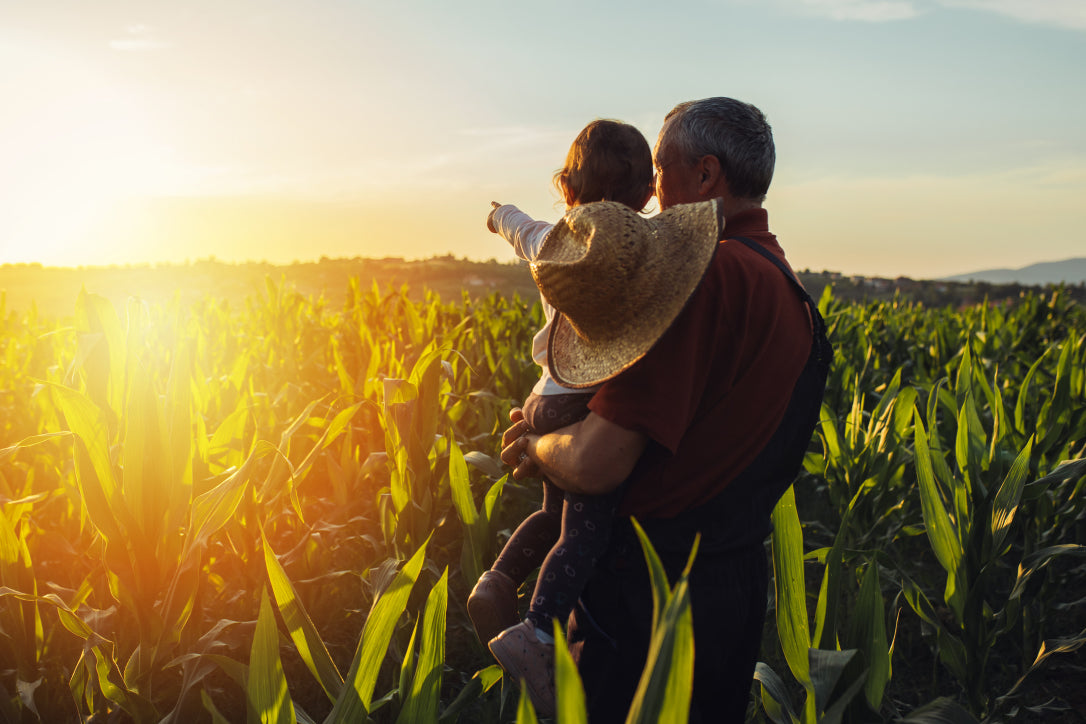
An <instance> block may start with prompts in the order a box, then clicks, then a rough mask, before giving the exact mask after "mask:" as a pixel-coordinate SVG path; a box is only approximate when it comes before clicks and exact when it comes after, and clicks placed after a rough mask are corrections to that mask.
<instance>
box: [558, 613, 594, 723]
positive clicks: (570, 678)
mask: <svg viewBox="0 0 1086 724" xmlns="http://www.w3.org/2000/svg"><path fill="white" fill-rule="evenodd" d="M554 689H555V697H556V701H555V705H556V714H557V719H558V721H560V722H562V724H588V711H587V710H586V709H585V700H584V684H583V683H582V682H581V675H580V673H578V671H577V664H575V663H574V662H573V657H572V656H570V653H569V648H568V647H567V645H566V637H565V636H563V635H562V626H561V625H560V624H559V623H558V621H557V620H556V621H554Z"/></svg>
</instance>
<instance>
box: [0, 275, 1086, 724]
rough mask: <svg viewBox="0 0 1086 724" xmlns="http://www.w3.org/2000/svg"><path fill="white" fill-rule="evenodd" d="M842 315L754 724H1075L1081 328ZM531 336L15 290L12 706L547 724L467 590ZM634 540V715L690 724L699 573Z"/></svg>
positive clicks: (24, 716)
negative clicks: (645, 571)
mask: <svg viewBox="0 0 1086 724" xmlns="http://www.w3.org/2000/svg"><path fill="white" fill-rule="evenodd" d="M819 306H820V309H821V311H822V312H823V314H824V316H825V317H826V320H827V323H828V325H829V329H830V338H831V341H832V342H833V344H834V347H835V350H836V359H835V363H834V367H833V369H832V370H831V375H830V381H829V388H828V391H827V396H826V400H825V404H824V406H823V409H822V417H821V423H820V425H819V426H818V428H817V429H816V431H815V434H814V436H813V437H812V440H811V444H810V447H809V453H808V455H807V458H806V460H805V463H804V471H803V472H802V473H801V476H800V478H799V479H798V480H797V482H796V484H795V485H794V486H793V489H792V490H790V491H789V492H788V493H787V494H786V495H785V497H784V498H783V499H782V500H781V501H780V503H779V504H778V506H777V509H776V510H775V512H774V532H773V535H772V539H771V540H770V541H769V542H768V543H767V555H768V556H770V559H771V561H772V570H773V574H774V575H773V579H774V585H773V589H772V590H771V591H770V596H771V598H770V601H769V608H770V610H769V615H768V621H767V627H766V633H765V636H764V640H763V647H762V648H763V651H762V661H761V662H760V663H759V664H758V667H757V669H756V672H755V678H754V681H753V682H752V687H751V700H750V706H749V712H748V719H749V720H751V721H759V722H768V721H772V722H788V723H792V722H803V723H809V722H868V721H871V722H889V721H908V722H935V721H939V722H958V721H962V722H974V721H1009V720H1019V721H1037V720H1044V721H1060V720H1066V721H1081V719H1076V718H1074V717H1075V716H1076V714H1075V709H1076V708H1077V707H1083V706H1086V698H1084V696H1083V692H1082V691H1081V690H1082V689H1083V688H1084V687H1083V686H1082V681H1083V680H1086V679H1084V674H1083V665H1084V663H1086V662H1084V661H1083V658H1082V655H1081V654H1082V652H1081V651H1080V648H1081V647H1082V645H1083V643H1086V613H1084V612H1086V561H1084V556H1086V503H1084V493H1083V486H1084V484H1086V459H1084V458H1086V310H1084V309H1083V308H1082V307H1081V306H1077V305H1076V304H1075V303H1074V302H1072V301H1070V300H1068V299H1066V298H1065V297H1064V296H1062V295H1061V293H1060V292H1059V291H1058V290H1057V291H1053V292H1047V293H1045V294H1039V293H1035V294H1026V295H1023V296H1022V297H1021V298H1020V299H1018V300H1017V301H1016V303H1014V304H1010V305H978V306H976V307H971V308H966V309H961V310H951V309H929V308H925V307H922V306H918V305H914V304H910V303H906V302H904V301H901V300H898V301H895V302H888V303H876V304H866V305H865V304H843V303H841V302H839V301H837V300H835V299H834V298H833V295H832V290H830V289H828V290H827V291H826V293H824V294H823V296H822V298H821V300H820V303H819ZM542 321H543V320H542V313H541V311H540V308H539V306H538V304H537V303H535V301H534V300H527V301H525V300H521V299H520V298H518V297H513V298H512V299H508V298H503V297H501V296H500V295H498V294H491V295H490V296H488V297H483V298H479V299H470V298H468V297H467V296H466V295H465V296H464V297H463V298H462V299H460V300H453V301H449V300H442V299H440V298H438V297H437V296H436V295H435V294H433V293H428V294H427V295H426V297H425V299H424V300H423V301H421V302H415V301H411V300H410V299H409V297H408V295H407V291H406V289H400V290H393V289H388V290H382V289H380V288H378V287H377V286H374V287H373V288H370V289H368V290H367V289H363V288H362V287H361V285H360V284H358V283H357V282H354V283H352V285H351V287H350V290H349V293H348V295H347V300H346V302H345V303H344V304H343V305H342V306H341V307H339V308H335V309H333V308H329V305H328V304H327V302H326V301H324V300H323V299H321V298H311V297H305V296H302V295H301V294H298V293H297V292H296V291H294V290H293V289H292V288H290V287H289V286H288V285H286V284H285V283H284V284H276V283H274V282H271V281H269V282H268V284H267V286H266V288H265V289H264V290H263V292H262V293H261V294H259V295H253V296H251V297H249V298H248V299H247V300H246V301H245V303H244V305H242V306H234V307H232V306H230V305H229V304H228V303H226V302H224V301H221V300H217V299H213V298H205V299H204V300H203V301H201V302H200V303H198V304H196V305H182V304H181V303H180V302H179V301H177V302H174V303H172V304H164V305H158V306H149V305H147V304H145V303H143V302H141V301H139V300H135V299H133V300H130V301H129V302H128V304H127V306H126V307H125V308H123V309H115V308H114V307H113V306H112V305H111V304H110V303H109V302H108V301H106V300H105V299H104V298H102V297H99V296H96V295H94V294H91V293H86V292H84V293H83V294H81V295H80V298H79V301H78V303H77V305H76V308H75V309H74V312H73V314H72V316H71V317H70V318H66V319H63V320H57V319H46V318H42V317H40V316H39V315H38V314H36V313H35V312H34V311H33V310H30V311H23V310H18V311H16V310H8V309H7V308H6V306H5V304H4V302H3V301H2V297H0V719H2V720H3V721H5V722H139V723H140V724H143V723H145V722H147V723H151V722H154V723H158V722H161V723H163V724H169V723H173V722H194V721H204V722H216V723H217V722H295V721H297V722H328V723H331V722H367V721H372V722H389V723H393V722H410V723H415V722H442V723H445V722H456V721H464V722H495V723H497V722H513V721H516V722H533V721H536V716H535V713H534V712H533V711H532V708H531V705H530V703H529V700H528V697H527V696H520V685H519V684H518V682H516V681H509V680H505V679H503V677H502V674H501V671H500V669H498V668H497V667H496V666H495V665H494V664H493V660H492V659H491V658H490V657H489V654H488V653H487V652H486V650H485V648H484V647H483V646H482V645H481V644H480V643H479V642H478V641H477V640H476V639H475V636H474V633H473V630H472V628H471V625H470V622H469V621H468V618H467V615H466V613H465V610H464V601H465V599H466V597H467V593H468V592H469V591H470V590H471V587H472V585H473V584H474V582H475V580H476V578H477V577H478V575H479V574H480V573H481V572H482V571H483V570H485V569H486V568H487V567H488V566H489V565H490V563H491V562H492V561H493V559H494V557H495V556H496V554H497V553H498V551H500V550H501V545H502V543H503V542H504V540H505V539H506V538H507V537H508V535H509V532H510V531H511V530H512V529H513V528H515V526H516V525H517V523H519V521H520V519H521V518H522V517H523V516H524V515H526V514H527V513H528V512H530V511H531V510H532V509H533V508H534V506H536V505H538V501H539V497H540V493H539V490H538V487H537V486H535V485H532V484H531V482H530V481H529V482H524V483H517V482H514V481H513V480H512V479H510V478H508V477H507V475H506V473H507V472H508V471H507V470H505V469H503V468H502V467H501V465H500V463H499V462H498V460H497V455H498V448H499V444H500V433H501V431H502V430H503V429H504V427H505V425H506V420H508V412H509V410H510V408H511V407H513V406H515V405H517V404H518V403H519V402H520V401H521V400H523V399H524V398H525V397H526V396H527V394H528V392H529V391H530V389H531V387H532V385H533V384H534V382H535V380H536V379H537V376H538V370H537V368H535V366H534V365H533V364H532V362H531V359H530V349H531V339H532V336H533V334H534V333H535V331H536V330H537V329H538V328H539V326H540V325H541V324H542ZM642 542H643V546H644V548H645V555H646V557H647V559H648V561H649V562H650V571H652V572H653V586H654V591H655V601H656V617H655V622H654V627H655V630H656V635H655V637H654V639H653V644H652V647H651V652H650V659H649V661H648V662H647V663H646V667H645V673H644V676H643V678H642V681H641V687H640V689H639V691H638V696H637V698H636V699H635V701H634V704H633V707H632V708H631V710H630V713H629V718H628V721H630V722H656V721H668V722H685V721H686V720H687V717H686V704H687V702H688V699H689V691H690V686H691V682H692V670H693V665H694V651H693V643H692V642H693V639H692V628H691V617H690V611H689V602H688V597H687V590H686V580H685V576H684V577H680V579H679V580H677V581H668V580H667V579H666V576H665V575H664V574H663V571H662V567H660V566H659V562H658V560H657V559H656V558H655V554H654V552H653V551H652V548H651V545H649V544H648V543H647V541H645V540H644V539H643V541H642ZM696 555H697V550H696V546H695V550H693V551H691V556H692V557H694V556H696ZM526 585H527V586H530V585H531V582H529V583H528V584H526ZM529 592H530V589H527V588H525V589H522V604H523V605H524V606H525V607H526V606H527V594H528V593H529ZM556 633H557V634H558V637H559V641H560V643H561V641H562V639H561V630H560V629H557V630H556ZM557 654H558V656H557V662H556V677H557V680H558V691H559V693H558V710H559V711H558V717H557V720H558V721H560V722H584V721H586V717H585V714H584V705H583V694H582V691H581V687H580V683H579V679H578V677H577V673H576V670H575V668H574V667H573V665H572V662H571V660H570V659H569V656H568V653H567V652H566V650H565V648H564V646H562V645H559V646H558V647H557Z"/></svg>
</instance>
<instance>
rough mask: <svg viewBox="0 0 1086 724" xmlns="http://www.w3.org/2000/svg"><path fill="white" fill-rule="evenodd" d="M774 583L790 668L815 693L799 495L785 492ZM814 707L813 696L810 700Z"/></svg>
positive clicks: (776, 525) (776, 529)
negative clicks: (797, 499)
mask: <svg viewBox="0 0 1086 724" xmlns="http://www.w3.org/2000/svg"><path fill="white" fill-rule="evenodd" d="M772 547H773V584H774V588H775V590H776V599H777V633H778V635H779V637H780V642H781V649H782V650H783V652H784V658H785V660H786V661H787V662H788V668H789V669H791V671H792V675H793V676H795V677H796V681H798V682H799V683H800V684H802V686H803V688H804V689H806V690H807V692H808V694H809V695H811V694H813V685H812V683H811V674H810V668H809V667H810V664H809V660H808V654H807V651H808V649H810V648H811V637H810V633H809V630H808V628H807V592H806V589H805V587H804V575H803V530H802V528H801V527H800V524H799V514H798V513H797V512H796V498H795V492H794V491H793V490H792V488H791V487H789V488H788V490H786V491H785V493H784V495H782V496H781V498H780V500H778V501H777V505H776V506H775V507H774V508H773V534H772ZM808 701H809V704H808V706H809V707H813V706H814V698H813V696H809V698H808Z"/></svg>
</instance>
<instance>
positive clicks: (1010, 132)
mask: <svg viewBox="0 0 1086 724" xmlns="http://www.w3.org/2000/svg"><path fill="white" fill-rule="evenodd" d="M1084 71H1086V0H700V1H699V0H674V1H673V2H670V3H668V4H666V5H665V4H663V3H658V2H651V3H650V2H643V1H642V0H625V1H624V2H618V1H617V0H611V1H608V2H591V1H590V0H552V1H550V2H534V3H520V2H506V1H505V0H495V1H493V2H489V1H475V0H461V1H459V2H447V0H402V1H400V2H388V1H387V0H381V1H380V2H376V1H371V0H305V1H304V2H302V1H295V0H259V1H258V0H229V2H223V0H187V1H186V2H183V3H182V2H162V1H160V0H99V1H98V2H95V3H87V2H85V0H35V1H34V2H22V0H0V97H2V98H3V99H4V100H3V102H2V105H0V263H24V262H38V263H42V264H44V265H47V266H105V265H116V264H145V263H150V264H159V263H164V262H170V263H183V262H185V261H196V260H198V259H207V258H216V259H219V260H221V261H232V262H233V261H237V262H240V261H267V262H271V263H276V264H289V263H291V262H294V261H311V260H317V259H320V258H321V257H330V258H340V257H358V256H362V257H386V256H395V257H403V258H408V259H418V258H427V257H430V256H435V255H445V254H453V255H454V256H456V257H465V258H471V259H478V260H486V259H491V258H493V259H498V260H503V261H504V260H512V259H513V258H514V257H513V254H512V251H511V249H510V248H509V246H508V245H507V244H506V243H505V242H504V241H502V240H501V239H500V238H499V237H497V236H495V235H492V234H490V233H489V232H487V230H486V227H485V217H486V214H487V212H488V211H489V208H490V202H491V201H492V200H496V201H500V202H503V203H515V204H517V205H518V206H520V207H521V208H522V209H523V210H524V211H526V212H528V213H529V214H532V215H533V216H535V217H537V218H542V219H547V220H551V221H555V220H557V219H558V218H560V217H561V214H562V212H563V206H562V204H561V202H560V200H559V197H558V195H557V193H556V192H555V191H554V189H553V186H552V184H551V179H552V176H553V174H554V171H555V170H556V169H558V168H559V167H560V166H561V164H562V162H563V160H564V158H565V154H566V151H567V150H568V148H569V144H570V143H571V142H572V140H573V138H574V137H575V136H576V135H577V133H578V131H580V129H581V128H582V127H583V126H584V125H585V124H586V123H588V122H589V121H591V120H593V119H596V118H616V119H620V120H623V121H626V122H628V123H632V124H633V125H635V126H637V127H638V128H639V129H640V130H641V131H642V132H643V133H644V134H645V136H646V137H647V138H648V140H649V142H650V144H652V143H654V142H655V139H656V135H657V133H658V132H659V129H660V125H661V123H662V120H663V118H664V116H665V114H666V113H667V112H668V111H669V110H670V109H671V108H672V107H673V106H674V105H675V104H677V103H679V102H682V101H686V100H692V99H698V98H705V97H709V96H731V97H733V98H738V99H741V100H744V101H747V102H750V103H753V104H754V105H756V106H758V107H759V108H760V109H761V110H762V111H763V112H764V113H765V114H766V116H767V118H768V120H769V122H770V124H771V125H772V127H773V133H774V138H775V142H776V146H777V167H776V173H775V176H774V180H773V184H772V186H771V187H770V190H769V195H768V197H767V199H766V203H765V207H766V208H767V209H768V210H769V218H770V225H771V228H772V230H773V231H774V232H775V233H776V234H777V236H778V237H779V239H780V241H781V243H782V246H783V247H784V248H785V250H786V253H787V255H788V257H789V260H790V261H791V262H792V265H793V266H794V267H795V268H797V269H809V270H812V271H820V270H827V271H838V272H842V273H845V274H863V275H868V276H890V277H894V276H911V277H913V278H936V277H939V276H944V275H950V274H956V273H963V272H968V271H974V270H979V269H987V268H993V267H1010V268H1018V267H1022V266H1026V265H1028V264H1031V263H1035V262H1041V261H1055V260H1061V259H1066V258H1071V257H1077V256H1086V75H1084ZM651 208H654V206H650V209H651Z"/></svg>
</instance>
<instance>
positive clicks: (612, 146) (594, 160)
mask: <svg viewBox="0 0 1086 724" xmlns="http://www.w3.org/2000/svg"><path fill="white" fill-rule="evenodd" d="M554 184H555V186H556V187H557V188H558V191H559V192H560V193H561V194H562V196H563V198H564V199H565V202H566V206H567V208H569V207H573V206H578V205H580V204H587V203H591V202H594V201H617V202H620V203H623V204H625V205H626V206H629V207H630V208H632V209H633V210H634V211H640V210H642V209H643V208H644V207H645V205H646V204H648V202H649V199H651V198H652V195H653V166H652V151H651V150H650V148H649V144H648V142H647V141H646V140H645V137H644V136H643V135H642V134H641V132H640V131H638V130H637V129H636V128H634V127H633V126H630V125H627V124H625V123H620V122H618V121H611V120H597V121H593V122H592V123H590V124H588V126H586V127H585V128H584V130H582V131H581V132H580V134H579V135H578V136H577V138H576V139H575V140H574V141H573V145H572V146H570V149H569V153H568V155H567V156H566V163H565V166H564V167H563V168H562V169H561V170H559V171H558V172H557V173H556V174H555V176H554ZM492 205H493V207H494V208H493V209H492V210H491V212H490V215H489V216H488V217H487V228H489V229H490V231H492V232H495V233H497V234H500V235H501V236H502V237H503V238H505V240H506V241H508V242H509V243H510V244H512V245H513V248H514V249H515V250H516V253H517V256H519V257H521V258H522V259H526V260H529V261H531V260H532V259H534V258H535V257H536V255H537V254H538V252H539V249H540V247H541V246H542V243H543V240H544V238H545V237H546V235H547V233H548V232H549V231H550V229H551V228H552V224H548V223H546V222H543V221H535V220H533V219H532V218H531V217H529V216H528V215H527V214H525V213H523V212H522V211H520V210H519V209H518V208H517V207H515V206H512V205H501V204H498V203H497V202H493V203H492ZM541 299H542V302H543V312H544V316H545V317H546V320H547V322H546V324H545V325H544V326H543V328H542V329H541V330H540V331H539V332H538V333H537V334H536V336H535V338H534V340H533V343H532V359H533V360H535V362H536V363H538V364H539V365H540V367H542V370H543V372H542V375H541V376H540V378H539V381H538V382H537V383H536V385H535V387H534V388H533V389H532V393H531V395H529V397H528V399H527V400H526V401H525V403H524V417H525V420H526V421H527V422H528V424H529V425H530V426H531V427H532V430H533V431H534V432H537V433H540V434H544V433H547V432H551V431H554V430H557V429H559V428H562V427H565V426H567V425H571V424H573V423H575V422H577V421H579V420H581V419H583V418H584V417H586V416H587V415H588V401H589V400H590V399H591V398H592V394H593V392H594V389H587V390H584V389H570V388H566V387H562V386H561V385H559V384H558V383H557V382H556V381H555V380H554V379H552V377H551V375H550V373H549V372H548V369H547V339H548V334H549V332H550V327H551V324H552V322H553V319H554V314H555V309H554V307H552V306H551V305H550V304H549V303H548V302H547V300H546V299H545V298H542V295H541ZM618 499H619V493H618V492H617V491H616V492H615V493H611V494H608V495H600V496H589V495H576V494H573V493H566V492H563V491H562V490H561V489H560V488H558V487H557V486H556V485H554V484H553V483H551V482H549V481H548V480H546V479H544V480H543V506H542V509H541V510H539V511H537V512H535V513H533V514H532V515H530V516H529V517H528V518H526V519H525V520H524V521H523V522H522V523H521V524H520V526H519V527H518V528H517V529H516V531H515V532H514V533H513V535H512V537H511V538H510V539H509V541H508V543H506V545H505V548H504V549H503V550H502V552H501V555H499V556H498V559H497V560H496V561H495V562H494V566H493V567H492V568H491V569H490V570H489V571H487V572H486V573H484V574H483V575H482V576H481V577H480V578H479V581H478V583H477V584H476V585H475V588H474V590H473V591H472V592H471V595H470V596H469V597H468V605H467V607H468V615H469V616H470V617H471V620H472V623H473V624H474V625H475V631H476V633H477V634H478V636H479V640H480V641H482V642H483V643H487V642H491V643H490V648H491V651H492V652H493V653H494V655H495V658H497V659H498V662H499V663H501V664H502V666H503V667H504V668H506V670H509V669H510V666H509V665H508V663H509V662H508V661H503V658H506V657H505V656H504V653H505V650H506V649H508V648H509V647H510V646H520V645H521V644H522V642H523V641H522V640H523V639H524V638H525V637H526V638H527V639H528V640H529V642H539V643H540V644H542V646H541V647H539V651H540V653H541V655H543V657H544V658H545V657H546V655H548V654H549V656H550V661H549V662H548V661H543V662H539V663H540V666H541V668H543V669H544V670H545V669H546V667H547V666H548V665H551V666H552V665H553V648H549V649H548V646H550V645H552V644H553V643H554V639H553V637H552V636H551V631H552V628H551V626H552V624H551V619H552V618H557V619H558V620H559V621H564V620H565V619H566V618H567V617H568V616H569V613H570V611H571V610H572V608H573V605H574V604H575V603H576V601H577V599H578V597H579V596H580V592H581V590H582V589H583V588H584V585H585V583H587V581H588V578H589V576H590V575H591V573H592V568H593V566H594V565H595V562H596V559H597V558H598V557H599V556H600V554H602V553H603V551H604V549H605V547H606V545H607V541H608V537H609V535H610V530H611V521H612V518H613V517H614V513H615V509H616V507H617V505H618V502H619V500H618ZM537 566H539V567H540V571H539V577H538V578H537V580H536V585H535V592H534V594H533V596H532V600H531V604H530V607H529V609H528V615H527V617H526V618H525V620H524V622H523V623H519V619H520V616H519V611H518V608H517V588H518V587H519V586H520V584H521V583H523V582H524V580H525V579H526V578H527V576H528V574H529V573H530V572H531V571H532V570H534V569H535V568H536V567H537ZM510 627H512V628H510ZM506 629H510V630H509V631H506ZM502 632H505V633H504V634H502ZM499 634H502V636H500V637H499ZM510 673H514V674H520V675H525V678H526V680H527V683H528V686H529V689H531V690H532V699H533V701H535V702H536V703H537V709H539V713H540V714H544V715H545V712H546V706H543V707H542V708H541V707H540V706H539V704H540V703H543V702H549V703H550V705H551V706H553V700H554V694H553V676H552V675H544V676H538V675H537V676H531V675H528V674H530V673H532V672H528V671H524V670H523V669H521V670H518V671H510ZM544 680H545V681H544Z"/></svg>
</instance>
